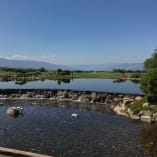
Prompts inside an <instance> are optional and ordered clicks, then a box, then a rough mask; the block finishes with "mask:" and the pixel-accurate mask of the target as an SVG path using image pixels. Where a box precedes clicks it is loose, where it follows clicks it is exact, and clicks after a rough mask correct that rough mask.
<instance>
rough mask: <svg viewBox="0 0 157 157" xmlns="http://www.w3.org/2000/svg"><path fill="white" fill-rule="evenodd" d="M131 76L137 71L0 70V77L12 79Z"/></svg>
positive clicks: (118, 77) (115, 77)
mask: <svg viewBox="0 0 157 157" xmlns="http://www.w3.org/2000/svg"><path fill="white" fill-rule="evenodd" d="M124 75H125V76H126V77H127V78H131V77H132V76H133V75H137V72H126V73H125V74H124V73H121V72H113V71H90V72H88V71H71V72H70V73H69V74H68V75H67V74H64V71H63V72H60V73H59V72H57V71H37V70H36V71H35V70H34V71H29V70H0V77H3V78H6V80H7V79H11V80H14V79H16V78H27V79H28V80H31V79H32V80H36V79H37V80H38V79H50V80H53V79H55V80H57V79H70V78H101V79H121V78H123V77H124Z"/></svg>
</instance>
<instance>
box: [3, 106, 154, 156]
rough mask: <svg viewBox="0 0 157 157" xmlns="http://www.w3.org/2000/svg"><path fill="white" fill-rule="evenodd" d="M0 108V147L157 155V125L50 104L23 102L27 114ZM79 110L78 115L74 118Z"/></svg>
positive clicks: (66, 153) (58, 153) (56, 152)
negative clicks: (10, 113)
mask: <svg viewBox="0 0 157 157" xmlns="http://www.w3.org/2000/svg"><path fill="white" fill-rule="evenodd" d="M7 108H8V106H7V104H6V106H1V107H0V146H3V147H10V148H16V149H20V150H27V151H32V152H36V153H43V154H48V155H53V156H54V157H80V156H81V157H89V156H90V157H149V156H150V157H154V156H157V134H156V132H157V126H156V125H155V124H153V125H150V124H145V123H135V122H132V121H130V120H128V119H126V118H123V117H119V116H116V115H113V114H111V113H101V112H93V111H89V110H85V109H80V108H67V107H54V106H50V105H47V106H46V105H45V106H32V105H29V104H28V105H23V108H24V114H23V116H19V117H17V118H10V117H8V116H7V115H6V110H7ZM72 113H78V114H79V118H78V119H74V118H72V117H71V114H72Z"/></svg>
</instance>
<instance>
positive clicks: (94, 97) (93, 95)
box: [91, 92, 97, 100]
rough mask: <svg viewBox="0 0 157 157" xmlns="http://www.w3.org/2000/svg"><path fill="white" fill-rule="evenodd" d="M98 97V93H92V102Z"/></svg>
mask: <svg viewBox="0 0 157 157" xmlns="http://www.w3.org/2000/svg"><path fill="white" fill-rule="evenodd" d="M96 96H97V93H96V92H92V94H91V99H92V100H95V99H96Z"/></svg>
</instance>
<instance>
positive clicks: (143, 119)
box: [141, 116, 152, 123]
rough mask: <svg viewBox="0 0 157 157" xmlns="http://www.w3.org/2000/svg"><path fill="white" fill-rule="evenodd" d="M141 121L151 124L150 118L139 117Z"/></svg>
mask: <svg viewBox="0 0 157 157" xmlns="http://www.w3.org/2000/svg"><path fill="white" fill-rule="evenodd" d="M141 121H143V122H148V123H151V122H152V118H151V117H150V116H141Z"/></svg>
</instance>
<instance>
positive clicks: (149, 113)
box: [143, 110, 152, 117]
mask: <svg viewBox="0 0 157 157" xmlns="http://www.w3.org/2000/svg"><path fill="white" fill-rule="evenodd" d="M143 115H144V116H150V117H151V116H152V112H151V111H149V110H143Z"/></svg>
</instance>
